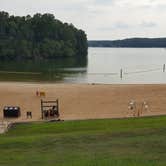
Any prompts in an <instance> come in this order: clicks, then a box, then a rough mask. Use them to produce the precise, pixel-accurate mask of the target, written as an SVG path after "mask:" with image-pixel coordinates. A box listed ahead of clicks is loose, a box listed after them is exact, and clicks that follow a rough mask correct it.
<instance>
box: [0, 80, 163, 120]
mask: <svg viewBox="0 0 166 166" xmlns="http://www.w3.org/2000/svg"><path fill="white" fill-rule="evenodd" d="M37 90H39V91H44V92H45V93H46V97H42V98H43V99H44V100H56V99H59V105H60V119H63V120H78V119H100V118H125V117H132V116H133V112H132V111H131V110H129V109H128V103H129V102H130V100H135V101H136V103H137V108H138V109H139V108H141V103H142V102H143V101H146V102H147V103H148V106H149V109H148V111H144V112H143V114H142V115H141V116H151V115H165V114H166V85H98V84H95V85H91V84H42V83H41V84H40V83H17V82H13V83H9V82H1V83H0V119H3V108H4V106H19V107H20V108H21V117H20V118H18V119H8V120H9V121H31V120H33V121H38V120H41V110H40V100H41V97H37V96H36V91H37ZM27 111H31V112H32V116H33V118H32V119H27V118H26V112H27Z"/></svg>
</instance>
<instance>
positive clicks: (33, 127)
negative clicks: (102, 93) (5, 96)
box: [0, 116, 166, 166]
mask: <svg viewBox="0 0 166 166" xmlns="http://www.w3.org/2000/svg"><path fill="white" fill-rule="evenodd" d="M165 124H166V117H165V116H162V117H150V118H135V119H134V118H133V119H120V120H109V119H107V120H86V121H66V122H58V123H31V124H21V125H15V126H14V127H13V128H12V129H11V130H10V131H9V132H8V133H6V134H4V135H1V136H0V152H1V153H0V165H3V166H9V165H12V166H15V165H23V166H28V165H32V166H33V165H35V166H36V165H37V166H38V165H40V166H42V165H43V166H45V165H48V166H101V165H102V166H109V165H113V166H140V165H141V166H156V165H157V166H165V165H166V153H165V149H166V126H165Z"/></svg>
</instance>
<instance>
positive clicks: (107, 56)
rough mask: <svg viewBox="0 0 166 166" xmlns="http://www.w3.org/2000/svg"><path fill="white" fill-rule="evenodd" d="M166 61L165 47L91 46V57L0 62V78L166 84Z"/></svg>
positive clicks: (35, 80)
mask: <svg viewBox="0 0 166 166" xmlns="http://www.w3.org/2000/svg"><path fill="white" fill-rule="evenodd" d="M164 64H166V49H164V48H89V50H88V57H87V58H78V59H73V58H67V59H65V60H62V59H56V60H52V61H40V62H34V61H25V62H0V80H1V81H31V82H63V83H105V84H114V83H122V84H124V83H166V72H163V66H164ZM121 69H122V70H121Z"/></svg>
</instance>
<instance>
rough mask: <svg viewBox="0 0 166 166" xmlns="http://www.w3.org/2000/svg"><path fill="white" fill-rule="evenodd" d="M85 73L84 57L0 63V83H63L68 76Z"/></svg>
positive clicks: (85, 60) (85, 62) (85, 63)
mask: <svg viewBox="0 0 166 166" xmlns="http://www.w3.org/2000/svg"><path fill="white" fill-rule="evenodd" d="M86 71H87V58H86V57H77V58H58V59H54V60H40V61H32V60H26V61H1V62H0V80H1V81H39V82H40V81H44V82H63V80H64V78H65V77H68V76H69V75H72V74H74V75H75V77H76V76H77V75H79V73H86Z"/></svg>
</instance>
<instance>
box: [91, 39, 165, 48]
mask: <svg viewBox="0 0 166 166" xmlns="http://www.w3.org/2000/svg"><path fill="white" fill-rule="evenodd" d="M88 45H89V47H136V48H139V47H140V48H146V47H147V48H152V47H160V48H166V38H130V39H124V40H110V41H109V40H105V41H104V40H101V41H99V40H98V41H97V40H96V41H95V40H93V41H88Z"/></svg>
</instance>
